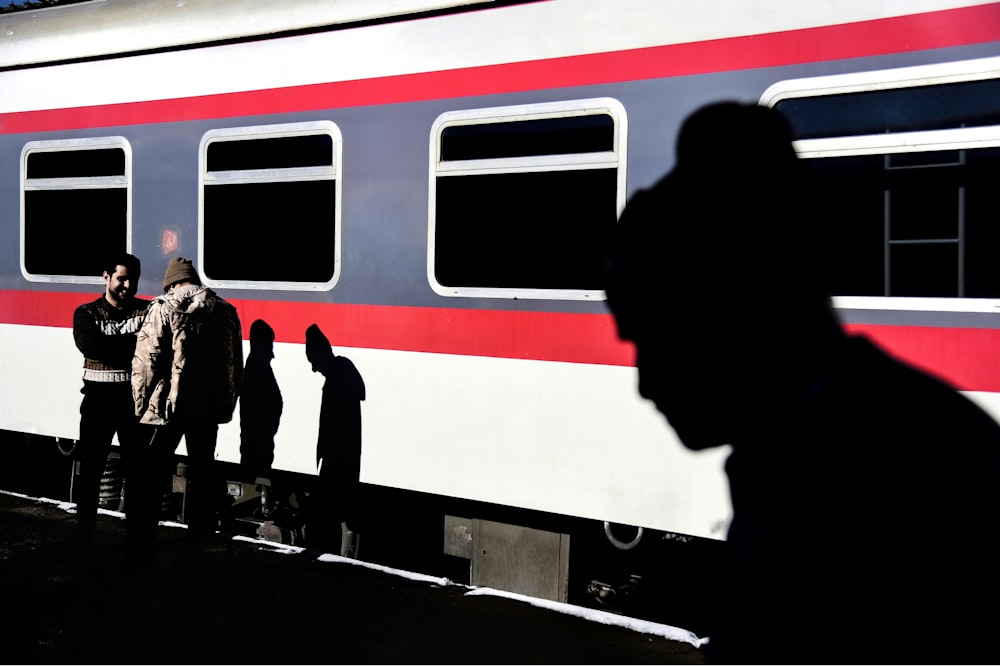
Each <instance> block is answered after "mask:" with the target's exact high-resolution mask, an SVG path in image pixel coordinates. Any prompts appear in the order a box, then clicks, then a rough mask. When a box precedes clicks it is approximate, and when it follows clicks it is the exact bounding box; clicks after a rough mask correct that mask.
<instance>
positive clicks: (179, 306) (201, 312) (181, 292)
mask: <svg viewBox="0 0 1000 666" xmlns="http://www.w3.org/2000/svg"><path fill="white" fill-rule="evenodd" d="M157 298H158V299H159V300H161V301H162V302H163V304H164V305H165V306H166V307H168V308H170V309H172V310H174V311H176V312H182V313H184V314H188V315H192V316H194V317H201V316H208V315H210V314H211V313H212V310H214V309H215V304H216V302H217V298H216V296H215V292H214V291H212V290H211V289H209V288H208V287H205V286H204V285H200V284H186V285H184V286H182V287H178V288H177V289H174V290H173V291H172V292H170V293H167V294H163V295H162V296H158V297H157Z"/></svg>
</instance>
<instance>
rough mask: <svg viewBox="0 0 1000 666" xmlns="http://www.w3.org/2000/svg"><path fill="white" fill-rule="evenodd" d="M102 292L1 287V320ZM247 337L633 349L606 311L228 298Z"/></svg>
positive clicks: (33, 320)
mask: <svg viewBox="0 0 1000 666" xmlns="http://www.w3.org/2000/svg"><path fill="white" fill-rule="evenodd" d="M94 298H97V294H82V293H62V292H33V291H6V292H0V323H6V324H21V325H28V326H58V327H66V328H70V327H72V325H73V310H74V309H75V308H76V306H78V305H80V304H81V303H86V302H88V301H90V300H93V299H94ZM229 300H230V302H231V303H232V304H233V305H235V306H236V308H237V310H238V311H239V314H240V320H241V321H242V323H243V334H244V336H246V335H248V334H249V331H250V324H251V323H252V322H253V321H254V320H255V319H264V320H265V321H267V323H268V324H270V325H271V327H272V328H274V332H275V338H276V340H277V341H278V342H305V331H306V328H307V327H308V326H309V325H310V324H313V323H315V324H317V325H318V326H319V327H320V328H321V329H323V332H324V333H325V334H326V336H327V337H328V338H329V339H330V342H331V344H333V346H334V347H361V348H369V349H393V350H399V351H416V352H431V353H439V354H458V355H466V356H490V357H497V358H518V359H535V360H542V361H564V362H569V363H592V364H602V365H631V364H632V363H633V362H634V352H633V349H632V346H631V345H629V344H626V343H623V342H621V341H620V340H619V339H618V337H617V333H616V329H615V324H614V320H613V319H612V318H611V317H610V315H605V314H596V315H595V314H567V313H556V312H507V311H500V310H460V309H452V308H418V307H404V306H387V305H350V304H341V303H301V302H288V301H256V300H243V299H229Z"/></svg>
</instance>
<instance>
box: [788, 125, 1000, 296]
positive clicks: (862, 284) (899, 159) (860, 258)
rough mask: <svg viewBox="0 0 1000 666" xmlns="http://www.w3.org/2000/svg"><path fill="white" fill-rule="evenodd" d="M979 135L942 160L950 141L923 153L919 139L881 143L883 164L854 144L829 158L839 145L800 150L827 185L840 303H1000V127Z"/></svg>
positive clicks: (833, 283)
mask: <svg viewBox="0 0 1000 666" xmlns="http://www.w3.org/2000/svg"><path fill="white" fill-rule="evenodd" d="M973 131H974V132H975V134H976V135H978V136H979V137H980V138H978V139H972V138H971V137H969V138H968V139H967V140H966V141H965V143H968V144H970V145H969V147H967V148H963V149H961V150H952V149H942V150H934V148H935V147H936V146H935V145H934V144H933V143H928V142H931V141H934V140H940V139H941V138H942V135H941V134H936V135H935V136H933V137H925V138H924V140H923V144H922V145H921V139H920V136H919V133H907V134H906V135H880V136H879V138H880V139H882V143H883V146H882V147H881V148H880V149H879V152H877V153H874V154H850V153H851V152H853V151H851V150H850V148H849V147H848V146H849V145H850V142H845V144H844V147H843V148H842V149H841V150H840V151H838V154H834V155H828V156H826V157H823V154H824V152H825V150H829V149H830V143H829V142H826V145H825V146H820V147H819V148H820V150H819V151H815V152H814V151H813V150H812V148H813V147H816V146H813V145H811V144H810V142H809V141H802V142H798V143H797V144H796V145H797V147H798V149H799V151H800V154H802V155H803V156H805V157H807V158H810V159H809V165H810V168H811V169H812V170H813V171H814V173H815V174H816V175H817V182H818V183H819V184H820V194H819V196H820V198H821V200H822V202H823V204H822V207H820V208H821V209H820V210H817V212H816V219H817V222H818V223H819V224H818V226H817V233H818V237H817V241H818V242H817V248H818V251H819V253H820V260H821V265H822V268H823V272H824V275H825V276H826V278H827V280H828V284H829V287H830V291H831V293H833V294H834V295H836V296H907V297H947V298H1000V262H997V261H996V255H995V250H994V248H996V247H998V244H1000V228H998V225H997V224H996V220H997V219H998V218H1000V193H998V188H997V187H996V182H997V180H998V179H1000V127H994V128H982V131H980V130H973ZM951 134H953V135H954V134H955V133H954V132H952V133H951ZM954 138H955V140H959V137H957V136H956V137H954ZM869 147H870V144H869ZM917 147H920V148H921V150H919V151H914V149H915V148H917ZM899 150H907V151H914V152H906V153H898V152H893V151H899ZM845 152H846V154H844V153H845ZM862 152H864V151H862Z"/></svg>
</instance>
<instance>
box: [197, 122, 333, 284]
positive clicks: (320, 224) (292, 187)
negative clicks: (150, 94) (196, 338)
mask: <svg viewBox="0 0 1000 666" xmlns="http://www.w3.org/2000/svg"><path fill="white" fill-rule="evenodd" d="M341 144H342V141H341V134H340V130H339V128H338V127H337V126H336V125H335V124H334V123H332V122H329V121H316V122H306V123H292V124H287V125H267V126H258V127H240V128H225V129H218V130H212V131H210V132H208V133H206V134H205V136H204V137H203V138H202V142H201V151H200V160H201V169H200V177H201V182H200V197H201V198H200V205H199V212H200V216H201V219H200V225H199V235H200V243H199V249H198V253H199V255H198V256H199V261H200V263H201V266H202V271H203V272H204V275H205V283H206V284H208V285H210V286H213V287H232V288H244V289H299V290H303V289H316V290H323V289H330V288H332V287H333V286H334V285H335V284H336V282H337V279H338V278H339V276H340V205H341V202H340V199H341V196H340V190H341V182H340V177H339V171H340V160H341V152H342V151H341Z"/></svg>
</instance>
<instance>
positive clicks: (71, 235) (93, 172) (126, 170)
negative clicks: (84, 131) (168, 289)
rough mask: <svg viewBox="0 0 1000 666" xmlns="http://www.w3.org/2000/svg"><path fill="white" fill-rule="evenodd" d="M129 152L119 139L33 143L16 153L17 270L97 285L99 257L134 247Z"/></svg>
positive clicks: (35, 276)
mask: <svg viewBox="0 0 1000 666" xmlns="http://www.w3.org/2000/svg"><path fill="white" fill-rule="evenodd" d="M131 172H132V151H131V148H130V146H129V143H128V141H126V140H125V138H124V137H120V136H115V137H98V138H89V139H66V140H56V141H33V142H31V143H28V144H26V145H25V146H24V148H23V149H22V151H21V272H22V273H23V274H24V276H25V278H27V279H28V280H32V281H36V282H68V283H79V284H99V283H102V281H103V279H102V277H101V272H102V270H101V269H102V263H101V262H102V260H103V258H105V257H107V256H109V255H112V254H116V253H119V252H127V251H130V250H131V244H132V225H131V214H132V206H131V201H132V192H131Z"/></svg>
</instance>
